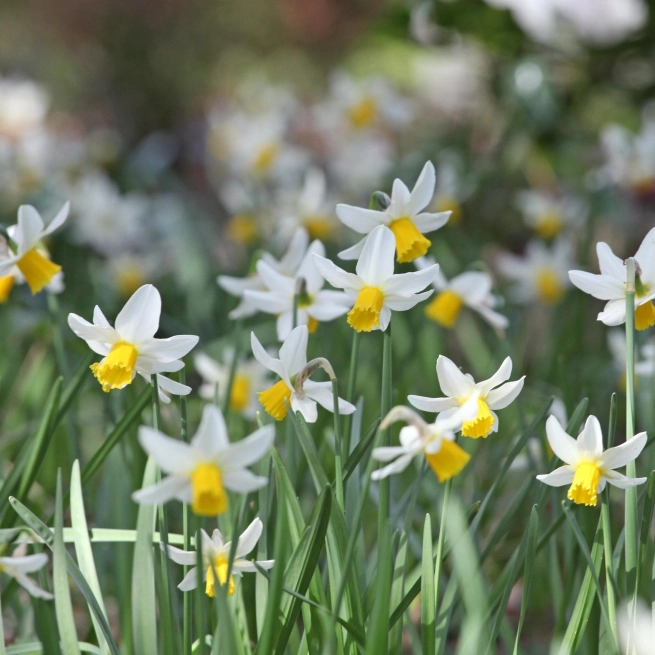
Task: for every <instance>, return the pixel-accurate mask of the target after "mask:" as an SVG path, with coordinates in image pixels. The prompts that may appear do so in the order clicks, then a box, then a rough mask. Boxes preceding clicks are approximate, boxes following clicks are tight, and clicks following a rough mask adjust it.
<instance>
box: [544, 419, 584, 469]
mask: <svg viewBox="0 0 655 655" xmlns="http://www.w3.org/2000/svg"><path fill="white" fill-rule="evenodd" d="M546 436H547V437H548V443H549V444H550V447H551V448H552V449H553V452H554V453H555V455H557V456H558V457H559V458H560V459H561V460H562V461H563V462H564V463H566V464H571V465H572V466H575V465H576V464H577V462H578V460H579V459H580V454H579V452H578V444H577V442H576V440H575V439H574V438H573V437H572V436H571V435H569V434H567V433H566V432H565V431H564V428H563V427H562V426H561V425H560V422H559V421H558V420H557V419H556V418H555V417H554V416H552V415H551V416H549V417H548V420H547V421H546Z"/></svg>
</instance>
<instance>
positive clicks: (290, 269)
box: [262, 227, 309, 275]
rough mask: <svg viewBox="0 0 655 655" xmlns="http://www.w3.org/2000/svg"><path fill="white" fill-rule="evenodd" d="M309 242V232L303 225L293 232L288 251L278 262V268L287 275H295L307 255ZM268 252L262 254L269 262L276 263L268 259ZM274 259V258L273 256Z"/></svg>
mask: <svg viewBox="0 0 655 655" xmlns="http://www.w3.org/2000/svg"><path fill="white" fill-rule="evenodd" d="M308 243H309V234H308V233H307V230H305V228H303V227H299V228H297V229H296V231H295V232H294V233H293V236H292V237H291V241H290V242H289V246H288V247H287V251H286V252H285V253H284V255H283V256H282V259H280V261H279V262H278V266H277V270H278V271H279V272H280V273H284V274H286V275H294V274H295V272H296V271H297V270H298V266H300V262H301V261H302V258H303V257H304V256H305V251H306V250H307V244H308ZM267 254H268V253H264V255H262V257H263V258H265V259H267V261H268V262H269V264H271V265H274V264H273V263H272V261H271V260H268V258H267V257H266V255H267ZM271 259H272V258H271Z"/></svg>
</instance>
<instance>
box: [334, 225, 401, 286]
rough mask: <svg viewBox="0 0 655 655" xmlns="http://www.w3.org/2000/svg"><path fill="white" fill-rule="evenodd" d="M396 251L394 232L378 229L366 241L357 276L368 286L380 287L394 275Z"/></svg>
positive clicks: (383, 227)
mask: <svg viewBox="0 0 655 655" xmlns="http://www.w3.org/2000/svg"><path fill="white" fill-rule="evenodd" d="M395 251H396V239H395V237H394V235H393V232H392V231H391V230H390V229H389V228H388V227H385V226H384V225H380V226H378V227H376V228H375V229H374V230H373V231H372V232H371V234H370V235H369V237H368V239H366V245H365V246H364V250H362V254H361V255H360V257H359V261H358V262H357V268H356V270H357V275H358V276H359V277H360V278H361V279H362V280H363V281H364V283H365V284H366V285H367V286H371V287H379V286H380V285H381V284H382V283H383V282H385V281H386V280H388V279H389V278H390V277H391V276H392V275H393V267H394V253H395ZM328 281H329V280H328Z"/></svg>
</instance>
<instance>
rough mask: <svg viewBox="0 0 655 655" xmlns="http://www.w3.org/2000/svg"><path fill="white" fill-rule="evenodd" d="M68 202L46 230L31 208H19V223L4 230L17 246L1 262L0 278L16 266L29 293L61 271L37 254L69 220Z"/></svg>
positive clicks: (45, 283) (44, 285)
mask: <svg viewBox="0 0 655 655" xmlns="http://www.w3.org/2000/svg"><path fill="white" fill-rule="evenodd" d="M69 209H70V205H69V203H66V204H65V205H64V206H63V207H62V208H61V209H60V210H59V212H58V213H57V215H56V216H55V217H54V218H53V219H52V220H51V221H50V223H49V224H48V226H47V227H45V225H44V223H43V219H42V218H41V216H40V215H39V212H38V211H36V209H34V207H32V206H31V205H21V206H20V207H19V208H18V223H17V225H15V226H12V227H10V228H9V229H8V230H7V233H8V234H9V236H10V238H11V239H12V241H14V242H15V244H16V251H15V254H14V253H13V252H12V251H8V252H7V253H5V254H6V255H7V256H5V257H4V258H2V259H0V276H5V275H7V274H8V273H9V272H10V271H11V269H12V268H13V267H14V266H16V267H17V268H18V270H19V271H20V272H21V273H22V274H23V276H24V277H25V280H26V281H27V284H28V285H29V287H30V291H31V292H32V293H39V291H41V290H42V289H43V288H44V287H46V286H47V285H48V284H50V282H52V279H53V278H54V277H55V275H57V273H59V272H60V271H61V266H58V265H57V264H55V263H53V262H52V261H50V260H49V259H48V258H47V257H44V256H43V255H42V254H41V253H40V252H39V245H40V242H41V241H42V240H43V239H44V238H45V237H47V236H48V235H49V234H52V233H53V232H54V231H55V230H56V229H57V228H59V227H61V226H62V225H63V224H64V222H65V221H66V218H67V217H68V210H69Z"/></svg>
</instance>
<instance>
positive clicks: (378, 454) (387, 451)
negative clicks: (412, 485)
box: [371, 446, 408, 462]
mask: <svg viewBox="0 0 655 655" xmlns="http://www.w3.org/2000/svg"><path fill="white" fill-rule="evenodd" d="M407 454H408V453H407V448H405V446H380V447H379V448H373V450H372V451H371V457H372V458H373V459H376V460H377V461H378V462H390V461H391V460H392V459H396V457H400V456H401V455H407Z"/></svg>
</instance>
